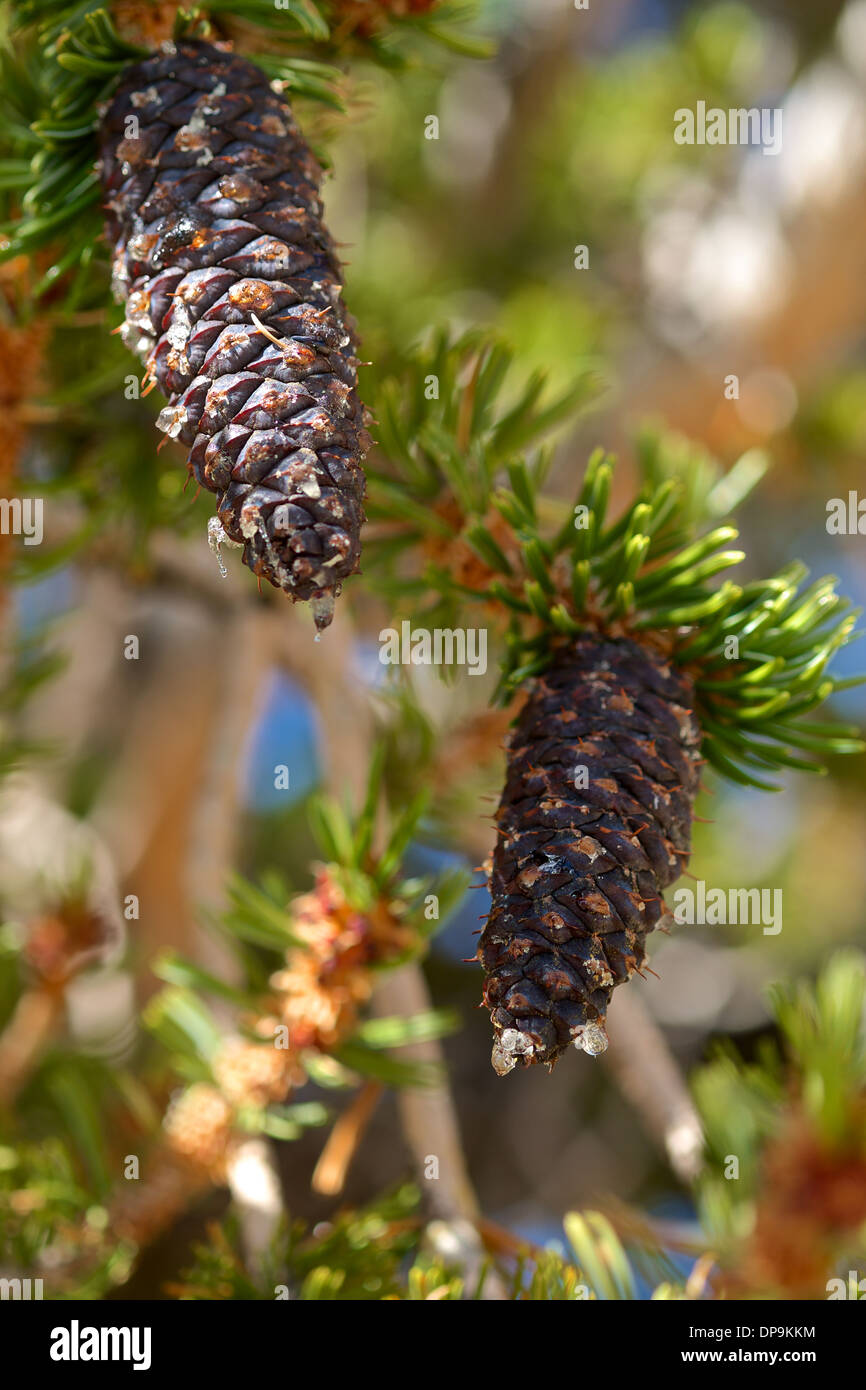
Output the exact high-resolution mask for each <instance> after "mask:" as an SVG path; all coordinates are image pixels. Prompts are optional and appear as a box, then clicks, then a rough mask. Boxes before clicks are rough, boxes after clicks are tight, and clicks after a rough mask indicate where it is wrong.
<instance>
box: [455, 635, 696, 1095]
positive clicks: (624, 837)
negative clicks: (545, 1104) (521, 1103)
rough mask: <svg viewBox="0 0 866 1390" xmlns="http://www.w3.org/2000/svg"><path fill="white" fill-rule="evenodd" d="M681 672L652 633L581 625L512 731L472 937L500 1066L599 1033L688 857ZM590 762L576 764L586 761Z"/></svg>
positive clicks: (688, 689) (688, 727) (690, 794)
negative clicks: (483, 918)
mask: <svg viewBox="0 0 866 1390" xmlns="http://www.w3.org/2000/svg"><path fill="white" fill-rule="evenodd" d="M693 704H694V699H693V690H692V684H691V681H690V679H689V678H688V677H687V676H686V675H684V674H683V673H682V672H680V671H677V670H676V669H675V668H673V667H671V666H669V665H668V664H667V663H666V661H665V660H664V658H663V657H662V656H661V655H659V654H658V653H656V652H655V651H653V650H652V649H650V648H649V647H648V646H643V645H639V644H638V643H637V642H635V641H632V640H630V639H627V638H620V639H612V638H607V637H602V636H596V635H588V636H583V637H580V638H579V639H577V640H576V641H575V642H574V643H573V644H572V645H571V646H569V647H567V648H563V649H561V650H560V651H559V652H558V653H557V654H556V656H555V658H554V661H553V664H552V665H551V666H550V668H549V669H548V670H547V672H546V673H545V674H544V675H543V676H541V677H539V678H538V679H537V680H536V681H535V682H534V683H533V686H532V688H531V689H530V692H529V698H528V700H527V702H526V704H525V706H524V708H523V710H522V712H521V714H520V716H519V718H518V720H517V723H516V726H515V728H514V730H513V731H512V734H511V736H510V740H509V753H508V774H507V780H506V784H505V790H504V791H503V794H502V800H501V802H500V805H499V810H498V813H497V825H498V834H497V842H496V848H495V850H494V854H493V860H492V867H491V872H490V891H491V896H492V909H491V912H490V915H489V918H488V920H487V925H486V927H485V929H484V932H483V933H482V936H481V940H480V942H479V946H478V959H479V960H480V961H481V963H482V965H483V967H484V971H485V976H486V978H485V986H484V1001H485V1003H486V1004H487V1006H488V1008H489V1009H490V1010H491V1019H492V1021H493V1027H494V1032H495V1043H494V1048H493V1066H494V1068H495V1070H496V1071H497V1072H498V1073H499V1075H505V1073H506V1072H509V1071H511V1069H512V1068H513V1067H514V1066H515V1065H516V1064H517V1063H518V1062H520V1063H521V1064H522V1065H523V1066H531V1065H533V1064H534V1063H536V1062H546V1063H548V1064H551V1065H552V1064H553V1063H554V1062H555V1061H556V1059H557V1058H558V1057H559V1056H560V1054H561V1053H562V1052H564V1051H565V1049H566V1048H567V1047H568V1046H569V1044H574V1045H575V1046H576V1047H578V1048H583V1049H584V1051H586V1052H589V1053H591V1054H595V1053H598V1052H603V1051H604V1049H605V1048H606V1046H607V1038H606V1035H605V1032H604V1019H605V1015H606V1012H607V1006H608V1003H609V1001H610V996H611V993H612V991H613V989H614V987H615V986H616V985H618V984H622V983H623V982H624V981H626V980H628V978H629V977H630V976H631V975H632V974H633V973H634V971H635V970H639V969H640V967H641V965H642V964H643V961H644V958H645V950H644V938H645V937H646V935H647V933H648V932H650V931H652V930H653V928H654V927H655V926H657V925H658V922H659V919H660V918H661V916H662V914H663V912H664V910H665V907H664V901H663V898H662V889H663V888H665V887H666V886H667V885H668V884H670V883H672V882H673V881H674V879H676V878H677V877H678V875H679V874H680V872H681V870H682V869H683V868H684V866H685V863H686V862H687V859H688V854H689V849H690V843H691V821H692V805H693V802H694V798H695V795H696V792H697V786H698V779H699V766H700V758H699V751H698V750H699V745H700V738H701V734H700V729H699V726H698V723H697V720H696V719H695V717H694V715H693V714H692V707H693ZM582 769H585V772H582V771H581V770H582Z"/></svg>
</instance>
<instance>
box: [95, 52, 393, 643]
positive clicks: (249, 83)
mask: <svg viewBox="0 0 866 1390" xmlns="http://www.w3.org/2000/svg"><path fill="white" fill-rule="evenodd" d="M130 118H135V119H134V120H131V119H130ZM101 139H102V165H101V167H102V179H103V187H104V190H105V193H106V195H107V198H106V213H107V235H108V237H109V240H110V242H111V245H112V248H113V260H114V285H115V292H116V294H117V296H118V298H121V299H125V301H126V322H125V324H124V326H123V330H122V332H123V338H124V341H125V342H126V343H127V345H128V346H129V347H131V348H132V349H133V350H134V351H135V352H137V353H138V354H139V356H141V358H142V359H143V360H144V361H145V362H146V364H147V371H148V375H149V376H150V377H152V378H153V379H154V380H155V381H156V382H157V384H158V385H159V387H160V389H161V390H162V391H163V392H164V394H165V395H166V396H168V398H169V405H168V406H167V407H166V408H165V410H163V412H162V414H161V415H160V417H159V421H158V424H159V427H160V429H162V430H164V431H165V432H166V434H168V435H169V436H170V437H171V438H176V439H179V440H180V441H181V442H182V443H184V444H187V445H190V446H191V452H190V456H189V469H190V472H191V473H192V474H193V475H194V476H195V478H196V480H197V481H198V482H199V483H200V484H202V485H203V486H204V487H206V488H208V489H210V491H211V492H214V493H216V494H217V496H218V498H219V502H218V504H217V514H218V517H219V521H220V523H221V525H222V528H223V531H224V534H225V536H226V537H227V538H228V539H229V540H231V541H233V542H235V543H237V544H240V545H242V546H243V551H244V557H243V558H244V562H245V563H246V564H247V565H249V567H250V569H252V570H253V571H254V572H255V573H256V574H257V575H260V576H262V577H263V578H265V579H268V580H269V581H270V583H272V584H274V585H275V586H276V587H278V588H281V589H283V590H285V591H286V593H288V594H289V595H290V596H291V597H292V599H295V600H296V599H309V600H311V601H312V605H313V612H314V616H315V619H316V625H317V626H318V627H320V628H322V627H325V626H327V624H328V623H329V622H330V620H331V616H332V614H333V605H334V598H335V596H336V595H337V594H339V592H340V588H341V584H342V581H343V580H344V579H345V578H346V577H347V576H348V575H350V574H353V573H355V571H356V570H357V568H358V560H359V557H360V551H361V544H360V529H361V525H362V522H363V521H364V511H363V505H362V504H363V498H364V473H363V469H362V467H361V460H362V459H363V456H364V453H365V451H366V449H367V447H368V446H369V437H368V435H367V432H366V430H365V428H364V409H363V407H362V405H361V402H360V400H359V398H358V394H357V372H356V368H357V361H356V359H355V356H354V346H355V344H354V338H353V334H352V328H351V326H350V320H349V318H348V316H347V314H346V310H345V308H344V305H343V302H342V299H341V283H340V272H339V265H338V262H337V258H336V255H335V252H334V249H333V246H332V244H331V241H330V238H329V236H328V234H327V232H326V230H325V228H324V226H323V225H322V205H321V202H320V199H319V195H318V186H319V180H320V177H321V171H320V169H319V166H318V164H317V163H316V161H315V159H314V157H313V155H312V154H311V152H310V150H309V148H308V147H307V145H306V143H305V142H304V140H303V138H302V136H301V135H300V133H299V131H298V128H297V126H296V125H295V123H294V120H293V118H292V113H291V111H290V109H289V107H288V105H287V104H286V102H285V101H283V100H282V99H281V98H280V97H279V96H277V95H276V94H275V92H274V91H273V90H272V89H271V87H270V85H269V83H268V79H267V78H266V77H265V75H264V73H262V72H261V71H260V70H259V69H258V68H257V67H255V66H254V65H253V64H252V63H249V62H246V61H245V60H244V59H242V58H239V57H236V56H235V55H233V54H232V53H230V52H229V51H228V50H227V48H226V47H225V46H221V45H214V44H208V43H203V42H200V41H192V40H184V41H183V42H180V43H177V44H166V45H164V46H163V49H162V50H161V51H160V52H159V53H158V54H157V55H155V56H154V57H152V58H149V59H147V60H146V61H144V62H142V63H140V64H137V65H135V66H133V67H131V68H129V69H128V70H127V71H126V72H125V73H124V76H123V80H122V82H121V85H120V88H119V89H118V91H117V93H116V95H115V97H114V99H113V101H112V103H111V105H110V107H109V109H108V112H107V113H106V115H105V117H104V120H103V122H102V134H101Z"/></svg>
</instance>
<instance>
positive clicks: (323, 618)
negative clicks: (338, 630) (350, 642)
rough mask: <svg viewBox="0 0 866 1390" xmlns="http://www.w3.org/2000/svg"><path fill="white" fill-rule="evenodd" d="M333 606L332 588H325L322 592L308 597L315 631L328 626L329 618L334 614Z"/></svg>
mask: <svg viewBox="0 0 866 1390" xmlns="http://www.w3.org/2000/svg"><path fill="white" fill-rule="evenodd" d="M334 606H335V605H334V591H333V589H325V590H324V592H323V593H321V594H317V595H316V596H315V597H314V598H311V599H310V608H311V610H312V614H313V622H314V623H315V624H316V631H317V632H323V631H324V629H325V628H326V627H330V624H331V619H332V618H333V616H334Z"/></svg>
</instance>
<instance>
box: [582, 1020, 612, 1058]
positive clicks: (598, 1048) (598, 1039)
mask: <svg viewBox="0 0 866 1390" xmlns="http://www.w3.org/2000/svg"><path fill="white" fill-rule="evenodd" d="M574 1045H575V1047H576V1048H577V1050H578V1052H580V1051H581V1049H582V1050H583V1051H584V1052H587V1053H589V1056H590V1057H599V1056H601V1054H602V1052H607V1047H608V1036H607V1033H606V1032H605V1031H604V1029H603V1027H602V1026H601V1024H600V1023H587V1024H586V1025H585V1026H584V1027H583V1028H582V1029H581V1030H580V1032H579V1033H578V1035H577V1037H576V1038H575V1040H574Z"/></svg>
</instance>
